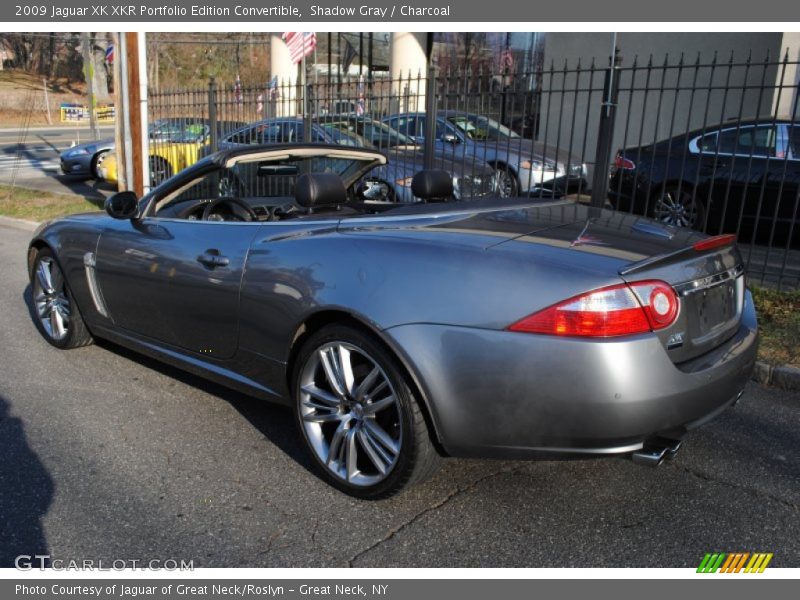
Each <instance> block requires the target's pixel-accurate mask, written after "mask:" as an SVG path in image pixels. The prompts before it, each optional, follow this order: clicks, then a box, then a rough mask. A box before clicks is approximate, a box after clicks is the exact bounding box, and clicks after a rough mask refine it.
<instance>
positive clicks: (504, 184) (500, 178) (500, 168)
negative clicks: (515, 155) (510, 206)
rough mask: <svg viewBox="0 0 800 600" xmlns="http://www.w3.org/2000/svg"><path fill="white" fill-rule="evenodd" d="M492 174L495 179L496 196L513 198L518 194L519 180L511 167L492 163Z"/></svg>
mask: <svg viewBox="0 0 800 600" xmlns="http://www.w3.org/2000/svg"><path fill="white" fill-rule="evenodd" d="M494 176H495V177H496V180H497V195H498V196H500V197H501V198H513V197H515V196H517V195H519V181H517V176H516V174H514V172H513V171H512V170H511V169H509V168H508V167H507V166H505V165H494Z"/></svg>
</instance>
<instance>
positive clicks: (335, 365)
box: [295, 326, 438, 498]
mask: <svg viewBox="0 0 800 600" xmlns="http://www.w3.org/2000/svg"><path fill="white" fill-rule="evenodd" d="M295 401H296V413H297V419H298V423H299V425H300V428H301V431H302V433H303V437H304V439H305V441H306V443H307V445H308V447H309V450H310V451H311V454H312V455H313V457H314V459H315V461H316V463H317V464H318V466H319V467H320V469H321V470H322V472H323V474H324V476H325V478H326V479H327V480H328V481H329V482H331V483H332V484H333V485H334V486H336V487H338V488H339V489H341V490H343V491H345V492H347V493H349V494H351V495H354V496H358V497H361V498H377V497H383V496H388V495H390V494H392V493H394V492H396V491H398V490H399V489H401V488H402V487H405V486H406V485H409V484H411V483H416V482H418V481H421V480H422V479H424V478H426V477H427V476H428V475H429V474H430V473H432V472H433V470H434V468H435V466H437V465H438V455H437V454H436V451H435V449H434V448H433V446H432V444H431V442H430V439H429V437H428V432H427V428H426V425H425V421H424V418H423V416H422V413H421V411H420V409H419V406H418V404H417V403H416V400H415V399H414V397H413V393H412V392H411V390H410V388H409V387H408V386H407V385H406V383H405V380H404V377H403V375H402V374H401V372H400V370H399V369H398V367H397V365H396V363H395V360H394V359H393V357H391V355H390V354H388V352H386V350H385V349H383V348H382V347H381V346H380V345H379V344H378V343H376V342H375V341H374V340H373V339H372V338H371V336H369V335H366V334H365V333H362V332H361V331H360V330H358V329H354V328H351V327H346V326H332V327H328V328H325V329H323V330H321V331H320V332H318V333H317V334H315V335H314V336H312V338H311V339H309V341H308V342H307V343H306V344H304V346H303V349H302V350H301V353H300V356H299V361H298V367H297V369H296V376H295Z"/></svg>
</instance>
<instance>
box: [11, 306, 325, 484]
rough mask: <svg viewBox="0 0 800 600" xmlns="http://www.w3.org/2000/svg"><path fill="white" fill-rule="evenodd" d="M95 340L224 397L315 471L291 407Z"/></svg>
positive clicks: (289, 452)
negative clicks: (261, 398) (302, 441)
mask: <svg viewBox="0 0 800 600" xmlns="http://www.w3.org/2000/svg"><path fill="white" fill-rule="evenodd" d="M28 299H29V295H28V296H27V297H26V300H28ZM95 343H96V344H97V345H98V346H99V347H101V348H103V349H105V350H108V351H110V352H113V353H114V354H116V355H118V356H120V357H122V358H124V359H126V360H131V361H134V362H136V363H138V364H140V365H142V366H144V367H147V368H148V369H152V370H153V371H157V372H158V373H161V374H162V375H165V376H167V377H170V378H172V379H176V380H177V381H180V382H181V383H183V384H185V385H188V386H191V387H194V388H196V389H198V390H201V391H203V392H206V393H208V394H212V395H213V396H216V397H218V398H220V399H222V400H225V401H226V402H227V403H228V404H230V405H231V406H232V407H233V408H235V409H236V410H237V411H238V412H239V414H241V415H242V416H243V417H244V418H245V419H247V421H248V422H249V423H250V425H252V426H253V427H255V428H256V429H257V430H258V431H259V432H260V433H261V434H262V435H264V437H265V438H267V439H268V440H269V441H270V442H271V443H273V444H274V445H275V446H276V447H277V448H279V449H280V450H281V451H282V452H283V453H284V454H286V455H287V456H289V457H290V458H291V459H292V460H294V461H295V462H296V463H297V464H299V465H300V466H302V467H303V468H304V469H306V470H307V471H309V472H311V473H314V474H316V471H315V470H314V469H315V467H314V465H313V463H312V461H311V458H310V457H309V455H308V453H307V452H306V449H305V447H304V446H303V445H302V443H301V440H300V437H299V436H300V433H299V431H298V430H297V426H296V425H295V422H294V416H293V414H292V411H291V409H289V408H288V407H285V406H280V405H277V404H273V403H271V402H268V401H265V400H260V399H258V398H254V397H252V396H248V395H247V394H243V393H241V392H237V391H235V390H232V389H230V388H227V387H225V386H223V385H219V384H216V383H214V382H212V381H209V380H207V379H203V378H202V377H199V376H197V375H193V374H191V373H188V372H186V371H183V370H181V369H178V368H176V367H172V366H170V365H167V364H164V363H162V362H159V361H157V360H155V359H152V358H150V357H148V356H144V355H142V354H139V353H138V352H134V351H133V350H129V349H127V348H125V347H123V346H118V345H116V344H114V343H112V342H109V341H107V340H102V339H98V340H95Z"/></svg>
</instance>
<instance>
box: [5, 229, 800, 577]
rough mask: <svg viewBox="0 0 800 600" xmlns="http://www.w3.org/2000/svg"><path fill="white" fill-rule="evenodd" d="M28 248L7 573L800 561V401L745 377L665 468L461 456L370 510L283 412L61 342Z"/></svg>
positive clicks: (21, 270) (8, 419)
mask: <svg viewBox="0 0 800 600" xmlns="http://www.w3.org/2000/svg"><path fill="white" fill-rule="evenodd" d="M29 238H30V233H27V232H23V231H19V230H16V229H10V228H5V227H2V226H0V261H1V262H0V264H2V267H0V274H2V285H0V307H2V311H1V312H0V457H2V458H0V566H11V565H12V564H13V561H14V557H16V556H17V555H20V554H30V555H33V554H49V555H50V556H51V557H52V558H53V559H62V560H65V561H68V560H84V559H92V560H100V559H102V560H103V561H108V562H110V561H112V560H118V559H123V560H152V559H159V560H162V561H163V560H167V559H174V560H186V561H188V560H192V561H193V562H194V566H195V567H199V566H205V567H222V566H266V567H274V566H285V567H327V566H330V567H347V566H354V567H467V566H470V567H472V566H483V567H505V566H507V567H540V566H549V567H566V566H587V567H588V566H592V567H611V566H615V567H656V566H663V567H696V566H697V565H698V564H699V562H700V560H701V558H702V556H703V554H704V553H706V552H710V551H722V552H734V551H748V552H773V553H774V554H775V557H774V559H773V561H772V563H771V566H774V567H778V566H781V567H798V566H800V395H798V394H791V393H787V392H783V391H780V390H776V389H767V388H763V387H760V386H758V385H755V384H751V385H750V386H749V387H748V389H747V391H746V394H745V396H744V398H743V400H742V401H741V402H740V404H739V405H738V406H737V407H735V408H734V409H732V410H729V411H728V412H726V413H725V414H723V415H722V416H721V417H720V418H718V419H717V420H716V421H714V422H713V423H711V424H710V425H708V426H706V427H704V428H702V429H700V430H697V431H695V432H693V433H691V434H690V435H689V437H688V439H687V441H686V443H685V444H684V448H683V450H682V452H681V454H680V455H679V456H678V458H677V459H676V460H675V461H674V462H671V463H667V464H665V465H663V466H662V467H660V468H658V469H648V468H645V467H640V466H637V465H635V464H633V463H632V462H631V461H629V460H625V459H621V458H620V459H602V460H581V461H547V462H501V461H477V460H474V461H466V460H449V461H447V462H446V464H445V467H444V469H442V471H441V472H440V473H439V474H438V475H437V476H436V477H435V478H434V479H433V480H431V481H430V482H428V483H426V484H425V485H423V486H421V487H417V488H413V489H411V490H410V491H408V492H407V493H405V494H402V495H400V496H397V497H394V498H392V499H389V500H383V501H379V502H364V501H358V500H355V499H352V498H350V497H348V496H345V495H342V494H341V493H339V492H337V491H335V490H333V489H332V488H330V487H328V486H327V485H326V484H324V483H323V482H322V481H321V480H319V479H318V478H317V477H316V476H315V475H314V473H313V471H312V465H311V462H310V460H309V457H308V456H306V454H305V453H304V450H303V448H302V446H301V444H300V440H299V437H298V435H297V433H296V431H295V428H294V423H293V420H292V418H291V414H290V412H289V411H288V410H286V409H283V408H279V407H274V406H271V405H269V404H265V403H263V402H260V401H258V400H255V399H252V398H249V397H247V396H243V395H241V394H238V393H235V392H232V391H229V390H227V389H225V388H222V387H219V386H216V385H213V384H210V383H208V382H206V381H204V380H202V379H199V378H196V377H194V376H191V375H188V374H184V373H182V372H181V371H179V370H176V369H173V368H170V367H166V366H162V365H160V364H158V363H157V362H155V361H152V360H149V359H146V358H143V357H140V356H139V355H137V354H135V353H132V352H129V351H127V350H123V349H121V348H119V347H116V346H113V345H111V344H107V343H101V344H98V345H94V346H90V347H87V348H83V349H79V350H71V351H59V350H56V349H54V348H52V347H51V346H49V345H48V344H47V343H46V342H45V341H44V340H43V339H42V338H41V337H40V336H39V334H38V333H37V331H36V329H35V327H34V325H33V323H32V322H31V319H30V314H29V303H30V298H29V290H28V289H27V275H26V271H25V251H26V244H27V241H28V240H29ZM200 326H201V325H200ZM564 385H565V386H569V382H568V381H565V382H564ZM490 400H491V399H487V401H490Z"/></svg>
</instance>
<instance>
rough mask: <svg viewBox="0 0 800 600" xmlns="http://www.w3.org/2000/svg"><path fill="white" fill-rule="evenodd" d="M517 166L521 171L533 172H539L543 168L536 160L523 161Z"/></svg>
mask: <svg viewBox="0 0 800 600" xmlns="http://www.w3.org/2000/svg"><path fill="white" fill-rule="evenodd" d="M519 166H520V168H521V169H530V170H533V171H541V170H542V168H543V165H542V163H540V162H539V161H538V160H523V161H522V162H521V163H519Z"/></svg>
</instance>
